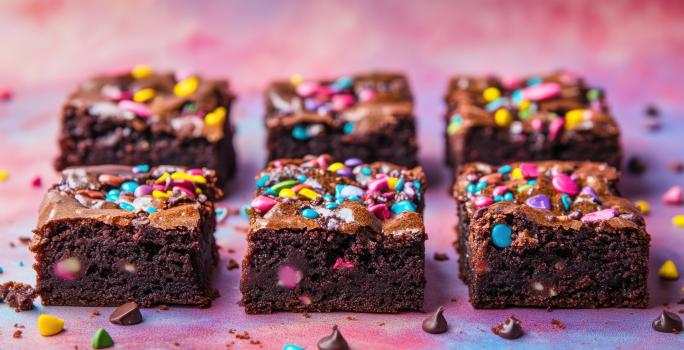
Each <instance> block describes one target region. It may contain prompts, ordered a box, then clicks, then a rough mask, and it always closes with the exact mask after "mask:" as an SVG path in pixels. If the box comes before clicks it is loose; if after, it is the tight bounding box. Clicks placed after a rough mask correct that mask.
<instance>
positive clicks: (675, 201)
mask: <svg viewBox="0 0 684 350" xmlns="http://www.w3.org/2000/svg"><path fill="white" fill-rule="evenodd" d="M663 202H665V204H668V205H680V204H682V202H684V191H683V190H682V187H681V186H672V187H670V189H668V190H667V191H666V192H665V193H664V194H663Z"/></svg>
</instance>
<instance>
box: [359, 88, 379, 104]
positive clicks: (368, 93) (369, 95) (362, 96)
mask: <svg viewBox="0 0 684 350" xmlns="http://www.w3.org/2000/svg"><path fill="white" fill-rule="evenodd" d="M373 98H375V91H373V90H371V89H365V90H362V91H361V93H359V100H361V101H363V102H368V101H370V100H372V99H373Z"/></svg>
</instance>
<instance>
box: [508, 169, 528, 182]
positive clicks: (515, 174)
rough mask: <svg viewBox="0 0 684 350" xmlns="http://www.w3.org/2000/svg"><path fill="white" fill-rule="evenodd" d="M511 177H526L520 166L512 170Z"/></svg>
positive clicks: (520, 178)
mask: <svg viewBox="0 0 684 350" xmlns="http://www.w3.org/2000/svg"><path fill="white" fill-rule="evenodd" d="M511 177H512V178H514V179H516V180H522V179H524V178H525V177H524V176H523V173H522V170H520V168H515V169H513V171H511Z"/></svg>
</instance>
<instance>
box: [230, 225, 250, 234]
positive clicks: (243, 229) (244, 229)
mask: <svg viewBox="0 0 684 350" xmlns="http://www.w3.org/2000/svg"><path fill="white" fill-rule="evenodd" d="M233 229H235V232H239V233H247V231H248V230H249V229H248V228H247V226H233Z"/></svg>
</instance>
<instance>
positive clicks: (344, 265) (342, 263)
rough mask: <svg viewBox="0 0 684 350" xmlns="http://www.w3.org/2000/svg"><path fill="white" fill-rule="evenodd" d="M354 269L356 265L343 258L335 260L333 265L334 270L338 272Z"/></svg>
mask: <svg viewBox="0 0 684 350" xmlns="http://www.w3.org/2000/svg"><path fill="white" fill-rule="evenodd" d="M352 267H354V263H353V262H351V261H347V260H344V259H343V258H337V260H335V264H334V265H333V267H332V268H333V270H338V269H350V268H352Z"/></svg>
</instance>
